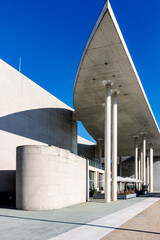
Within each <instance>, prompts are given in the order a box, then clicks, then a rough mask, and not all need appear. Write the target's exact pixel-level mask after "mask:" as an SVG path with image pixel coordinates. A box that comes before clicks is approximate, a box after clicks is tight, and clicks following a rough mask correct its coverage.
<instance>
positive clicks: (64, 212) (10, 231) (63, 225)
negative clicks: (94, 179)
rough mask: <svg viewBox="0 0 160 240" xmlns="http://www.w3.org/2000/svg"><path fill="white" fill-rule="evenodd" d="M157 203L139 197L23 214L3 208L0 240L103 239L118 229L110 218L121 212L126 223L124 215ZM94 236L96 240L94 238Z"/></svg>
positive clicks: (156, 199) (152, 199)
mask: <svg viewBox="0 0 160 240" xmlns="http://www.w3.org/2000/svg"><path fill="white" fill-rule="evenodd" d="M158 200H159V198H154V197H153V198H152V197H151V198H147V197H139V198H134V199H130V200H119V201H117V202H111V203H110V204H106V203H103V202H100V201H97V202H86V203H83V204H78V205H76V206H72V207H68V208H63V209H60V210H52V211H20V210H16V209H7V208H0V240H28V239H29V240H32V239H33V240H35V239H37V240H47V239H54V238H55V239H58V238H59V239H63V240H65V239H68V236H67V234H69V235H70V233H71V236H69V239H70V240H71V239H74V240H76V239H89V238H88V237H87V236H88V233H90V235H91V236H92V239H100V238H102V237H103V236H105V235H106V230H107V231H108V229H110V230H112V231H113V230H114V229H115V226H114V225H113V224H114V220H116V219H115V218H113V222H112V223H111V225H105V222H104V220H106V219H107V218H108V217H109V218H110V216H111V215H113V216H114V214H116V213H118V212H119V213H120V215H119V216H121V219H122V220H123V219H124V218H123V214H124V213H127V212H128V211H130V210H131V209H135V207H136V208H137V207H138V209H139V212H141V211H142V210H144V209H146V208H147V207H148V206H150V205H152V204H153V203H154V202H156V201H158ZM134 212H135V211H134ZM134 214H135V213H134ZM134 214H133V213H132V214H131V213H129V215H128V216H129V217H130V218H131V217H134V216H135V215H134ZM109 215H110V216H109ZM126 216H127V215H126ZM130 218H129V219H130ZM97 219H98V220H97ZM127 220H128V219H127ZM127 220H126V221H127ZM94 221H99V223H98V224H99V225H98V224H97V223H95V224H94ZM101 221H102V222H101ZM122 223H124V222H122ZM122 223H121V224H122ZM121 224H120V225H121ZM81 228H82V229H81ZM97 230H98V232H97ZM99 230H100V231H99ZM72 231H76V234H78V235H77V236H76V235H72ZM99 232H103V236H101V234H100V235H99ZM63 234H66V235H63ZM93 235H94V236H96V238H93ZM57 237H58V238H57Z"/></svg>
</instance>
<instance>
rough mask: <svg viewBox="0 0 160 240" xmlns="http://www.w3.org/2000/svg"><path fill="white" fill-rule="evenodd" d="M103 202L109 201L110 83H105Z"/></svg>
mask: <svg viewBox="0 0 160 240" xmlns="http://www.w3.org/2000/svg"><path fill="white" fill-rule="evenodd" d="M105 82H106V83H105V90H106V94H105V134H104V136H105V142H104V152H105V202H108V203H109V202H110V201H111V183H110V175H111V85H112V82H111V81H105Z"/></svg>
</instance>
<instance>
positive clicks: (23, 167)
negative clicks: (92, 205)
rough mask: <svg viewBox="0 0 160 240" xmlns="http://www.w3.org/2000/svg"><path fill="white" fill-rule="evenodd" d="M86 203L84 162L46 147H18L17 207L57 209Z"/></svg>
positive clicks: (65, 151)
mask: <svg viewBox="0 0 160 240" xmlns="http://www.w3.org/2000/svg"><path fill="white" fill-rule="evenodd" d="M85 201H86V160H85V159H84V158H81V157H79V156H77V155H75V154H73V153H71V152H69V151H68V150H64V149H61V148H57V147H48V146H21V147H18V148H17V171H16V207H17V208H18V209H24V210H49V209H58V208H62V207H66V206H70V205H74V204H78V203H82V202H85Z"/></svg>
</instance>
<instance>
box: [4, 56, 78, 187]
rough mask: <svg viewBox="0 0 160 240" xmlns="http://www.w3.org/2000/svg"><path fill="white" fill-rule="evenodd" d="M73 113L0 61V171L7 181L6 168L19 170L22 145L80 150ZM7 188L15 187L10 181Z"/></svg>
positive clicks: (70, 109)
mask: <svg viewBox="0 0 160 240" xmlns="http://www.w3.org/2000/svg"><path fill="white" fill-rule="evenodd" d="M45 81H47V79H45ZM55 81H56V79H53V87H54V83H55ZM72 113H73V109H72V108H70V107H69V106H67V105H66V104H64V103H63V102H61V101H60V100H58V99H57V98H56V97H54V96H53V95H51V94H50V93H48V92H47V91H45V90H44V89H42V88H41V87H39V86H38V85H37V84H35V83H34V82H32V81H31V80H30V79H28V78H27V77H25V76H24V75H23V74H21V73H20V72H18V71H17V70H15V69H14V68H12V67H11V66H9V65H8V64H7V63H5V62H3V61H2V60H0V116H1V118H0V153H1V154H0V171H1V172H0V173H2V176H4V181H5V183H6V178H7V176H6V174H8V171H6V170H15V169H16V147H17V146H19V145H32V144H36V145H37V144H39V145H42V144H43V145H45V144H46V145H53V146H57V147H61V148H64V149H68V150H70V151H72V152H74V153H76V152H77V147H76V146H77V139H76V136H77V134H76V122H74V121H73V120H72ZM3 171H4V172H3ZM8 177H9V175H8ZM1 180H2V181H1V182H2V183H3V177H2V178H1ZM2 185H3V184H1V185H0V191H2V189H1V186H2ZM7 189H9V190H11V189H13V186H12V184H11V183H9V184H8V186H7Z"/></svg>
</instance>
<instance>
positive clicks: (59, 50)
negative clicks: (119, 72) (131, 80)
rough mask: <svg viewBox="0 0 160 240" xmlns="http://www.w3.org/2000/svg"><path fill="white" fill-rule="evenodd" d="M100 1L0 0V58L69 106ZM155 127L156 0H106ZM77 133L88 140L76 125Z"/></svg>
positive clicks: (158, 111)
mask: <svg viewBox="0 0 160 240" xmlns="http://www.w3.org/2000/svg"><path fill="white" fill-rule="evenodd" d="M104 2H105V0H76V1H75V0H68V1H66V0H61V1H57V0H45V1H44V0H43V1H42V0H39V1H38V0H32V1H31V0H23V1H22V0H21V1H20V0H14V1H13V0H5V1H3V0H0V58H2V59H3V60H4V61H6V62H7V63H9V64H10V65H11V66H13V67H14V68H16V69H18V64H19V57H20V56H21V58H22V70H21V71H22V73H23V74H24V75H26V76H27V77H29V78H30V79H32V80H33V81H34V82H36V83H37V84H39V85H40V86H42V87H43V88H44V89H46V90H47V91H49V92H50V93H51V94H53V95H55V96H56V97H57V98H59V99H60V100H62V101H63V102H65V103H66V104H68V105H69V106H71V107H73V87H74V80H75V75H76V71H77V68H78V64H79V61H80V58H81V54H82V52H83V49H84V46H85V43H86V41H87V39H88V37H89V34H90V32H91V30H92V28H93V26H94V23H95V22H96V19H97V17H98V15H99V13H100V11H101V9H102V7H103V4H104ZM110 3H111V5H112V8H113V11H114V13H115V16H116V18H117V21H118V23H119V26H120V28H121V31H122V34H123V36H124V39H125V41H126V44H127V46H128V49H129V51H130V54H131V56H132V59H133V61H134V64H135V66H136V69H137V71H138V74H139V76H140V79H141V82H142V85H143V87H144V90H145V92H146V95H147V97H148V100H149V102H150V105H151V108H152V110H153V113H154V115H155V117H156V120H157V122H158V125H159V126H160V100H159V96H160V94H159V91H160V14H159V13H160V1H158V0H152V1H149V0H140V1H139V0H134V1H128V0H121V1H120V0H110ZM78 131H79V134H80V135H82V136H84V137H86V138H88V139H91V138H90V137H89V136H88V135H87V133H86V132H85V131H84V129H83V127H82V124H79V130H78Z"/></svg>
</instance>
